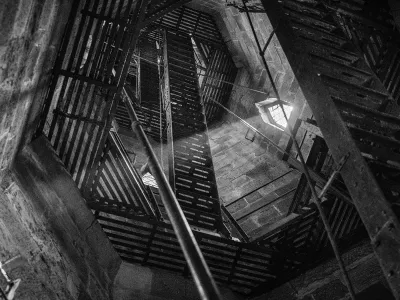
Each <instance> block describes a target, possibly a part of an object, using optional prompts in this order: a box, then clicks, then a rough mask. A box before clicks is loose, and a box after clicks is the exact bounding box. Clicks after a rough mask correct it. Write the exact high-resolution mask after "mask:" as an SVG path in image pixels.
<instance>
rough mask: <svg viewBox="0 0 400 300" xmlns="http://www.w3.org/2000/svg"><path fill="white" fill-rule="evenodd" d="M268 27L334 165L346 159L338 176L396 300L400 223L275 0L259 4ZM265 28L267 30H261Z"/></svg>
mask: <svg viewBox="0 0 400 300" xmlns="http://www.w3.org/2000/svg"><path fill="white" fill-rule="evenodd" d="M262 3H263V5H264V8H265V11H266V14H267V16H268V18H269V20H270V22H271V25H272V28H277V25H278V23H279V28H277V30H276V32H275V34H276V36H277V38H278V41H279V42H280V45H281V47H282V50H283V51H284V53H285V55H286V57H287V59H288V61H289V64H290V66H291V68H292V70H293V72H294V74H295V77H296V78H297V80H298V82H299V85H300V88H301V90H302V91H303V93H304V96H305V99H306V100H307V102H308V104H309V105H310V107H311V110H312V112H313V114H314V117H315V119H316V121H317V124H318V125H319V127H320V129H321V132H322V134H323V136H324V138H325V141H326V143H327V145H328V147H329V149H330V151H331V153H332V156H333V158H334V160H335V162H336V163H339V161H340V160H341V159H342V158H343V157H344V156H346V155H349V158H348V160H347V162H346V163H345V165H344V166H343V168H342V170H341V175H342V177H343V179H344V182H345V184H346V186H347V188H348V190H349V193H350V195H351V197H352V200H353V203H354V205H355V206H356V208H357V211H358V212H359V214H360V217H361V219H362V221H363V223H364V225H365V227H366V229H367V231H368V234H369V236H370V238H371V241H372V244H373V248H374V251H375V254H376V257H377V259H378V261H379V263H380V265H381V267H382V270H383V272H384V275H385V277H386V279H387V280H388V282H389V285H390V287H391V289H392V292H393V294H394V295H395V298H396V299H400V251H399V249H400V223H399V220H398V218H397V216H396V215H395V213H394V212H393V210H392V208H391V206H390V205H389V203H388V201H387V200H386V199H385V196H384V194H383V192H382V190H381V189H380V187H379V185H378V182H377V181H376V179H375V177H374V175H373V173H372V172H371V171H370V169H369V167H368V165H367V163H366V161H365V160H364V158H363V157H362V155H361V152H360V150H359V149H358V147H357V144H356V142H355V141H354V139H353V138H352V136H351V134H350V132H349V130H348V128H347V126H346V124H345V123H344V122H343V120H342V118H341V116H340V113H339V111H338V109H337V107H336V105H335V104H334V103H333V101H332V99H331V97H330V94H329V90H328V88H327V87H325V85H324V83H323V81H322V80H321V77H320V76H318V74H317V72H316V71H315V70H314V66H313V64H312V62H311V59H310V57H309V55H308V51H307V45H306V42H305V41H304V40H301V39H300V38H299V37H298V36H296V35H295V34H294V31H293V29H292V28H291V26H290V22H289V21H285V18H286V16H285V15H284V12H283V11H282V8H281V6H280V4H279V3H278V1H277V0H262ZM265 30H267V28H265Z"/></svg>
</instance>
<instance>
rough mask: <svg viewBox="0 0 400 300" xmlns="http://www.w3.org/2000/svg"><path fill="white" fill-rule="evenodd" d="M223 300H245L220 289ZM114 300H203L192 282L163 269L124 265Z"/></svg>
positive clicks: (117, 280) (118, 276)
mask: <svg viewBox="0 0 400 300" xmlns="http://www.w3.org/2000/svg"><path fill="white" fill-rule="evenodd" d="M219 290H220V293H221V295H222V299H223V300H243V299H244V298H242V297H241V296H239V295H237V294H235V293H233V292H232V291H231V290H228V289H225V288H221V287H219ZM113 296H114V299H118V300H131V299H137V300H200V297H199V295H198V292H197V289H196V286H195V284H194V283H193V281H192V280H191V279H188V278H185V277H183V276H180V275H177V274H174V273H170V272H167V271H164V270H157V269H155V268H152V269H150V268H148V267H144V266H140V265H133V264H129V263H126V262H123V263H122V264H121V267H120V269H119V271H118V274H117V276H116V278H115V281H114V295H113Z"/></svg>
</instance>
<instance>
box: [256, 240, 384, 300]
mask: <svg viewBox="0 0 400 300" xmlns="http://www.w3.org/2000/svg"><path fill="white" fill-rule="evenodd" d="M342 257H343V260H344V262H345V264H346V266H347V270H348V272H349V276H350V279H351V281H352V283H353V287H354V289H355V292H356V294H360V298H359V299H360V300H367V299H369V300H377V299H382V300H383V299H385V300H386V299H387V300H390V299H392V298H390V297H388V298H373V297H371V298H369V297H366V295H365V293H364V294H361V293H362V292H363V291H365V290H366V289H367V288H368V287H371V286H374V285H382V286H385V287H387V284H386V281H385V279H384V276H383V274H382V271H381V269H380V266H379V263H378V261H377V260H376V258H375V255H374V254H373V253H372V248H371V246H370V245H369V244H368V243H363V244H359V245H357V246H356V247H354V248H353V249H351V250H350V251H347V252H346V253H344V254H343V255H342ZM383 289H384V291H385V289H386V288H383ZM361 295H363V296H362V297H361ZM264 299H268V300H280V299H285V300H297V299H302V300H305V299H307V300H328V299H329V300H348V299H350V296H349V294H348V291H347V288H346V285H345V283H344V279H343V275H342V273H341V272H340V270H339V268H338V266H337V262H336V260H333V259H332V260H330V261H327V262H325V263H323V264H321V265H319V266H318V267H316V268H314V269H312V270H309V271H307V272H306V273H305V274H303V275H300V276H299V277H297V278H295V279H294V280H292V281H290V282H288V283H285V284H284V285H282V286H280V287H278V288H276V289H274V290H272V291H271V292H269V293H267V294H265V295H263V296H259V297H257V298H255V300H264Z"/></svg>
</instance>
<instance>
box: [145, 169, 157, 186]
mask: <svg viewBox="0 0 400 300" xmlns="http://www.w3.org/2000/svg"><path fill="white" fill-rule="evenodd" d="M142 180H143V183H144V184H145V185H149V186H152V187H155V188H157V189H158V185H157V182H156V180H155V178H154V177H153V175H151V174H150V173H149V172H147V173H146V174H144V175H143V177H142Z"/></svg>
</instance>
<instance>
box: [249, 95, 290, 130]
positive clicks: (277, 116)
mask: <svg viewBox="0 0 400 300" xmlns="http://www.w3.org/2000/svg"><path fill="white" fill-rule="evenodd" d="M281 103H282V105H283V109H284V110H285V113H286V116H287V117H288V118H289V117H290V114H291V113H292V110H293V107H292V106H291V105H290V104H289V103H286V102H283V101H281ZM256 107H257V108H258V111H259V112H260V115H261V118H262V119H263V121H264V122H265V123H267V124H270V125H272V126H274V127H277V128H279V129H280V130H284V129H285V128H286V126H287V122H286V119H285V116H284V114H283V111H282V108H281V106H280V105H279V101H278V100H277V99H276V98H268V99H267V100H264V101H261V102H258V103H256Z"/></svg>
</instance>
